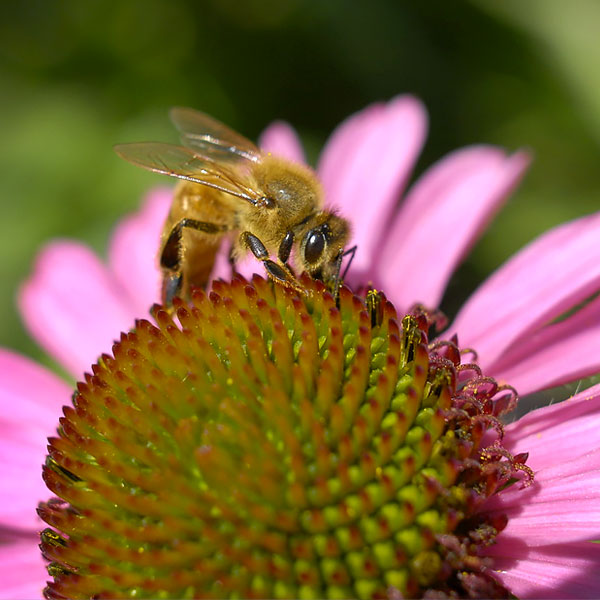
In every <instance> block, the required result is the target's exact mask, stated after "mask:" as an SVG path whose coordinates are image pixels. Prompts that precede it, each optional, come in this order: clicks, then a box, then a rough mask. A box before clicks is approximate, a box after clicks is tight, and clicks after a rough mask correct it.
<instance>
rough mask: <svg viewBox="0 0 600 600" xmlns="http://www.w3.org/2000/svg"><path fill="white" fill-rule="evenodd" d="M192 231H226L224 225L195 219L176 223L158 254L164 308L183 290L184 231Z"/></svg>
mask: <svg viewBox="0 0 600 600" xmlns="http://www.w3.org/2000/svg"><path fill="white" fill-rule="evenodd" d="M186 228H187V229H194V230H196V231H201V232H202V233H208V234H215V235H217V234H222V233H224V232H225V231H228V228H227V227H226V226H224V225H217V224H216V223H207V222H205V221H197V220H196V219H187V218H185V219H181V221H179V222H177V223H176V224H175V225H174V226H173V229H171V232H170V233H169V236H168V237H167V240H166V241H165V243H164V245H163V247H162V251H161V253H160V266H161V269H162V271H163V282H162V294H161V296H162V302H163V304H164V305H165V306H171V305H172V304H173V298H175V296H178V295H179V294H180V293H181V290H182V289H183V283H184V281H183V243H182V236H183V230H184V229H186Z"/></svg>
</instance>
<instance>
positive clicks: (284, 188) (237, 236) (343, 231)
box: [115, 108, 355, 306]
mask: <svg viewBox="0 0 600 600" xmlns="http://www.w3.org/2000/svg"><path fill="white" fill-rule="evenodd" d="M170 117H171V120H172V122H173V123H174V124H175V126H176V127H177V129H178V130H179V132H180V135H181V141H182V143H183V146H176V145H172V144H165V143H159V142H142V143H134V144H119V145H117V146H115V151H116V152H117V154H118V155H119V156H121V157H122V158H124V159H125V160H127V161H129V162H131V163H133V164H135V165H138V166H140V167H143V168H145V169H148V170H150V171H154V172H157V173H162V174H164V175H169V176H170V177H177V178H178V179H180V180H181V181H180V182H179V183H178V184H177V186H176V188H175V191H174V196H173V202H172V205H171V209H170V211H169V215H168V217H167V219H166V222H165V224H164V228H163V232H162V236H161V245H160V251H159V262H160V267H161V270H162V274H163V284H162V301H163V303H164V304H166V305H167V306H170V305H171V304H172V301H173V298H174V297H175V296H182V297H184V298H185V297H189V294H190V288H191V287H194V286H200V287H206V285H207V283H208V278H209V275H210V272H211V270H212V268H213V265H214V261H215V256H216V253H217V251H218V250H219V247H220V244H221V242H222V241H223V238H224V237H230V238H231V242H232V245H231V254H230V256H231V262H232V267H233V265H234V263H235V261H237V260H239V259H240V258H241V257H242V256H244V255H245V254H247V253H248V252H251V253H252V254H253V255H254V256H255V257H256V258H257V259H258V260H259V261H261V262H262V264H263V265H264V268H265V270H266V272H267V275H268V276H269V278H270V279H272V280H273V281H275V282H277V283H280V284H282V285H284V286H287V287H290V288H293V289H295V290H298V291H303V289H302V286H301V284H300V282H299V281H298V279H297V278H296V276H295V274H294V269H297V270H305V271H307V272H308V273H309V274H310V275H311V276H312V277H313V278H315V279H320V280H322V281H323V282H324V283H325V284H326V285H327V286H328V287H329V289H330V290H331V291H332V292H333V293H334V294H337V290H338V287H339V282H340V268H341V263H342V258H343V256H344V255H345V254H351V255H352V256H351V258H352V257H353V255H354V250H355V248H352V249H350V250H349V251H348V252H346V253H345V252H344V248H345V245H346V242H347V241H348V238H349V236H350V228H349V224H348V222H347V221H346V220H345V219H343V218H342V217H340V216H339V215H337V214H335V213H334V212H331V211H327V210H324V209H323V208H322V206H323V191H322V188H321V185H320V183H319V181H318V179H317V177H316V174H315V173H314V172H313V171H312V170H311V169H310V168H308V167H305V166H303V165H299V164H296V163H293V162H290V161H288V160H285V159H282V158H278V157H275V156H272V155H271V154H270V153H263V152H261V151H260V150H259V148H257V147H256V146H255V145H254V144H253V143H252V142H250V141H249V140H247V139H246V138H244V137H243V136H242V135H240V134H238V133H236V132H234V131H233V130H231V129H229V128H228V127H227V126H226V125H224V124H223V123H220V122H219V121H217V120H216V119H213V118H212V117H210V116H208V115H206V114H204V113H202V112H199V111H195V110H193V109H190V108H173V109H171V111H170ZM271 256H276V259H275V260H272V259H271V258H270V257H271ZM290 262H291V263H292V265H293V268H292V266H290V264H289V263H290ZM348 266H349V265H348Z"/></svg>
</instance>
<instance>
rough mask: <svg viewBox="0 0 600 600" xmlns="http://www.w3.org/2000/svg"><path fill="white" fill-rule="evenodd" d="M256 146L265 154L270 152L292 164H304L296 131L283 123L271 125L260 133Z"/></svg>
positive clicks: (302, 152)
mask: <svg viewBox="0 0 600 600" xmlns="http://www.w3.org/2000/svg"><path fill="white" fill-rule="evenodd" d="M258 145H259V146H260V148H261V149H262V150H264V151H265V152H271V153H272V154H275V155H276V156H281V157H282V158H287V159H288V160H291V161H293V162H299V163H305V162H306V159H305V157H304V150H303V149H302V144H301V143H300V140H299V139H298V134H297V133H296V130H295V129H294V128H293V127H292V126H291V125H289V124H288V123H286V122H285V121H275V122H274V123H271V124H270V125H269V126H268V127H267V128H266V129H265V130H264V131H263V132H262V134H261V136H260V138H259V140H258Z"/></svg>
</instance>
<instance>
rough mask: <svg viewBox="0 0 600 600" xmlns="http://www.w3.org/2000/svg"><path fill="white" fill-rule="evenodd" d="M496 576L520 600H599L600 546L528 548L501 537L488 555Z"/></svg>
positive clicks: (559, 545)
mask: <svg viewBox="0 0 600 600" xmlns="http://www.w3.org/2000/svg"><path fill="white" fill-rule="evenodd" d="M487 554H489V555H490V556H493V557H494V570H495V571H498V573H497V577H498V579H500V580H501V581H502V582H503V583H504V585H506V586H507V588H508V589H509V590H510V591H511V592H512V593H513V594H514V595H515V597H517V598H540V599H542V598H548V599H557V600H560V599H564V598H572V599H578V598H598V591H599V590H600V569H599V568H598V566H599V565H600V544H594V543H592V542H579V543H573V544H554V545H551V546H539V547H536V548H529V547H528V546H527V544H526V543H524V542H523V540H518V539H507V538H506V537H503V536H500V538H498V543H497V544H496V545H494V546H491V547H490V548H489V550H488V552H487Z"/></svg>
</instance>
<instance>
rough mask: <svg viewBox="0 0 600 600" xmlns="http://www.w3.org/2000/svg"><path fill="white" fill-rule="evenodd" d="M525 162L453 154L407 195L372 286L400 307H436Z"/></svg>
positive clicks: (486, 153) (482, 150) (520, 157)
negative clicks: (458, 266) (455, 272)
mask: <svg viewBox="0 0 600 600" xmlns="http://www.w3.org/2000/svg"><path fill="white" fill-rule="evenodd" d="M528 164H529V157H528V156H527V155H526V154H525V153H523V152H520V153H517V154H514V155H512V156H510V157H506V156H505V154H504V152H502V151H501V150H499V149H497V148H492V147H489V146H475V147H472V148H465V149H462V150H458V151H456V152H454V153H452V154H450V155H449V156H448V157H446V158H444V159H442V160H441V161H440V162H439V163H437V164H436V165H434V166H433V167H432V168H431V169H430V170H429V171H428V172H427V173H426V174H425V175H424V176H423V177H422V178H421V179H420V180H419V181H418V182H417V183H416V184H415V186H414V187H413V189H412V190H411V191H410V192H409V194H408V195H407V198H406V201H405V202H404V205H403V206H402V209H401V210H400V212H399V213H398V216H397V217H396V219H395V221H394V224H393V225H392V227H391V229H390V231H389V233H388V234H387V235H386V238H385V243H384V245H383V248H382V250H381V252H380V254H379V257H378V260H377V264H376V269H377V271H376V272H377V275H376V282H377V285H379V286H380V287H382V288H383V289H384V290H385V291H386V293H387V295H388V296H389V297H390V298H391V299H392V300H393V301H394V302H395V303H396V304H397V305H399V306H402V307H404V308H409V307H410V306H411V305H413V304H414V303H415V302H420V303H422V304H424V305H426V306H429V307H431V308H435V307H437V306H438V305H439V303H440V301H441V299H442V296H443V293H444V290H445V288H446V285H447V283H448V280H449V279H450V276H451V275H452V273H453V271H454V270H455V268H456V267H457V265H458V264H459V263H460V261H461V260H462V259H463V257H464V256H465V254H466V253H467V251H468V250H469V249H470V247H471V246H472V245H473V243H474V242H475V240H476V239H477V238H478V237H479V235H480V234H481V232H482V231H483V230H484V228H485V227H486V226H487V224H488V223H489V221H490V220H491V218H492V217H493V215H494V214H495V213H496V212H497V211H498V209H499V208H500V206H502V204H503V203H504V201H505V200H506V198H507V197H508V195H509V194H510V192H511V190H512V189H513V188H514V187H515V186H516V184H517V183H518V181H519V180H520V179H521V177H522V175H523V173H524V171H525V169H526V168H527V166H528Z"/></svg>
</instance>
